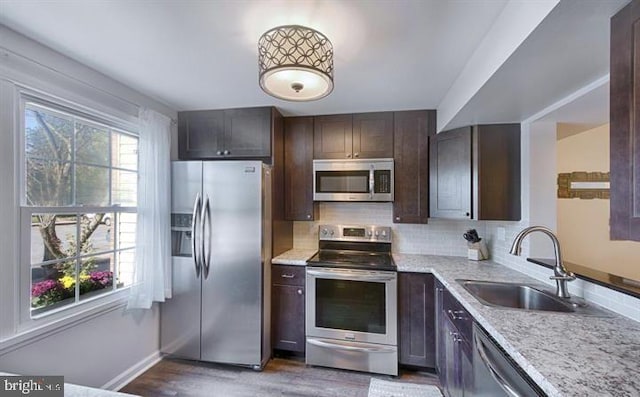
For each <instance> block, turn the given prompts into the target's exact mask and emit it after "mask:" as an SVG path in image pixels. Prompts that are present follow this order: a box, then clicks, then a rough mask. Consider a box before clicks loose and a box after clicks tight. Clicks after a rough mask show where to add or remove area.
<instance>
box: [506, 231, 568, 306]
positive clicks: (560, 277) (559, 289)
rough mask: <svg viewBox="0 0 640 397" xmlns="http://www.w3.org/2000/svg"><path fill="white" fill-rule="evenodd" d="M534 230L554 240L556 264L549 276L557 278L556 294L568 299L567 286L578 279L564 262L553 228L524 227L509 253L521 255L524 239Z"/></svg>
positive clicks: (552, 278) (553, 278)
mask: <svg viewBox="0 0 640 397" xmlns="http://www.w3.org/2000/svg"><path fill="white" fill-rule="evenodd" d="M533 232H542V233H544V234H546V235H547V236H549V238H551V241H552V242H553V250H554V252H555V255H556V264H555V266H554V267H553V276H551V277H549V278H550V279H551V280H556V296H558V297H559V298H565V299H568V298H569V297H570V295H569V291H568V288H567V282H568V281H573V280H575V279H576V276H575V275H574V274H573V273H571V272H569V271H567V269H566V268H565V267H564V265H563V264H562V254H561V252H560V242H559V241H558V238H557V237H556V235H555V234H553V232H552V231H551V229H549V228H546V227H544V226H530V227H528V228H525V229H523V230H522V231H521V232H520V233H518V235H517V236H516V238H515V239H514V240H513V244H512V245H511V249H510V250H509V253H510V254H511V255H520V246H521V245H522V240H524V238H525V237H526V236H527V235H528V234H529V233H533Z"/></svg>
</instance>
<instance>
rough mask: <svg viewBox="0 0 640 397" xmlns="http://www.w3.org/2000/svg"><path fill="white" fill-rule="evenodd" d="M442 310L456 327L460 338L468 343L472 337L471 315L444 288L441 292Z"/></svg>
mask: <svg viewBox="0 0 640 397" xmlns="http://www.w3.org/2000/svg"><path fill="white" fill-rule="evenodd" d="M443 311H444V315H445V316H447V317H449V319H450V320H451V322H452V323H453V324H454V325H455V327H456V328H457V329H458V332H459V333H460V336H461V337H462V339H463V340H464V341H465V342H467V343H469V344H470V343H471V341H472V337H473V334H472V333H473V317H471V315H470V314H469V313H468V312H467V311H466V310H465V308H464V307H463V306H462V305H461V304H460V302H458V300H457V299H456V298H454V297H453V295H451V293H450V292H449V291H448V290H446V289H445V291H444V294H443Z"/></svg>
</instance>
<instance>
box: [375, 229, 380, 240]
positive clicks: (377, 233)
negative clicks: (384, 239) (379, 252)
mask: <svg viewBox="0 0 640 397" xmlns="http://www.w3.org/2000/svg"><path fill="white" fill-rule="evenodd" d="M379 234H380V232H378V231H377V230H376V238H378V235H379Z"/></svg>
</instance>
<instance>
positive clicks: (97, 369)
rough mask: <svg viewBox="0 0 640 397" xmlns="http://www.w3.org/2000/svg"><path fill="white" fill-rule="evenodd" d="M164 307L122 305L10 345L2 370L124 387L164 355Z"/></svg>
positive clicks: (0, 362)
mask: <svg viewBox="0 0 640 397" xmlns="http://www.w3.org/2000/svg"><path fill="white" fill-rule="evenodd" d="M158 324H159V310H158V307H157V306H154V307H153V310H150V311H141V310H138V311H129V312H127V311H125V310H124V308H122V307H121V308H118V309H116V310H113V311H111V312H108V313H105V314H103V315H100V316H97V317H95V318H93V319H91V320H89V321H86V322H81V323H79V324H77V325H75V326H72V327H69V328H63V329H61V330H58V331H56V332H52V333H48V334H47V335H46V336H45V337H43V338H39V339H36V340H32V341H30V342H29V343H24V344H20V346H19V347H18V348H16V349H15V350H11V349H5V351H4V352H3V353H2V355H0V372H8V373H15V374H27V375H64V377H65V382H68V383H76V384H81V385H85V386H92V387H107V388H111V389H114V388H116V389H117V388H120V387H122V386H124V385H123V384H122V382H123V381H124V382H125V383H127V380H130V377H132V376H135V375H136V374H137V373H138V372H140V371H141V370H144V369H146V368H147V367H148V366H149V365H152V364H154V363H156V362H157V361H158V360H159V358H160V355H159V352H158V346H160V341H159V331H158Z"/></svg>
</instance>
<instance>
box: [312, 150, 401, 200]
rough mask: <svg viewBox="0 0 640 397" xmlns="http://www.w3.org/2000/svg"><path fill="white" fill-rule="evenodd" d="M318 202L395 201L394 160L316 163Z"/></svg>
mask: <svg viewBox="0 0 640 397" xmlns="http://www.w3.org/2000/svg"><path fill="white" fill-rule="evenodd" d="M313 176H314V177H313V199H314V200H315V201H393V159H353V160H313Z"/></svg>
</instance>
